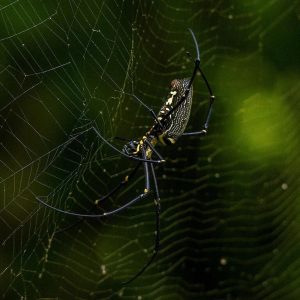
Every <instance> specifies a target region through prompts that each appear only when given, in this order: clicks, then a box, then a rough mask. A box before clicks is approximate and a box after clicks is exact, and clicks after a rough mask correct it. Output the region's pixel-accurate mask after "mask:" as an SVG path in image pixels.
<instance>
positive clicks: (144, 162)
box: [36, 148, 150, 218]
mask: <svg viewBox="0 0 300 300" xmlns="http://www.w3.org/2000/svg"><path fill="white" fill-rule="evenodd" d="M142 155H143V158H144V161H143V165H144V172H145V189H144V192H143V193H141V194H140V195H138V196H137V197H135V198H134V199H132V200H131V201H129V202H127V203H125V204H124V205H122V206H120V207H118V208H116V209H114V210H111V211H107V212H105V213H102V214H88V213H77V212H72V211H67V210H63V209H60V208H57V207H55V206H52V205H51V204H48V203H47V202H46V201H45V200H44V198H47V197H36V199H37V201H38V202H39V203H40V204H42V205H44V206H46V207H48V208H50V209H53V210H55V211H57V212H59V213H63V214H65V215H70V216H74V217H83V218H101V217H106V216H109V215H113V214H115V213H118V212H120V211H122V210H124V209H125V208H127V207H129V206H131V205H132V204H134V203H136V202H138V201H139V200H141V199H143V198H145V197H146V196H148V195H149V193H150V180H149V169H148V163H147V162H146V161H147V159H146V152H145V149H144V148H142Z"/></svg>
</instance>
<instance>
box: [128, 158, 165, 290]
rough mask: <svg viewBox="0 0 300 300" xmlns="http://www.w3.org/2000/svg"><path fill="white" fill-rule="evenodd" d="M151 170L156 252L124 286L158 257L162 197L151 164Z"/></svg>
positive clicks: (154, 251)
mask: <svg viewBox="0 0 300 300" xmlns="http://www.w3.org/2000/svg"><path fill="white" fill-rule="evenodd" d="M150 168H151V173H152V178H153V183H154V191H155V199H154V204H155V220H156V221H155V223H156V225H155V226H156V228H155V243H154V250H153V254H152V256H151V257H150V259H149V260H148V261H147V263H146V264H145V265H144V266H143V267H142V268H141V269H140V271H138V272H137V273H136V274H135V275H134V276H133V277H132V278H131V279H129V280H128V281H126V282H123V283H122V284H123V285H126V284H128V283H130V282H132V281H133V280H135V279H136V278H138V277H139V276H140V275H141V274H142V273H143V272H144V271H145V270H146V269H147V268H148V267H149V266H150V265H151V263H152V262H153V260H154V258H155V257H156V255H157V253H158V250H159V246H160V197H159V191H158V186H157V179H156V175H155V171H154V167H153V164H152V163H150Z"/></svg>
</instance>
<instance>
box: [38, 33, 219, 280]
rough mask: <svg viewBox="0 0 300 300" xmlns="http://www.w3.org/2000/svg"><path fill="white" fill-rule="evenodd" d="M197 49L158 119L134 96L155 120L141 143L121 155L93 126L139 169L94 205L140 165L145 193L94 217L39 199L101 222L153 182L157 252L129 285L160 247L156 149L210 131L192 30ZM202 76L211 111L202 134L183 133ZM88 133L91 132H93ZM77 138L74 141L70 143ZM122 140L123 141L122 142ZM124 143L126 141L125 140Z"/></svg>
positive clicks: (159, 158)
mask: <svg viewBox="0 0 300 300" xmlns="http://www.w3.org/2000/svg"><path fill="white" fill-rule="evenodd" d="M189 31H190V33H191V35H192V38H193V41H194V44H195V47H196V51H197V57H196V59H195V65H194V69H193V73H192V75H191V77H190V78H184V79H174V80H172V81H171V87H170V92H169V94H168V97H167V99H166V101H165V103H164V104H163V106H162V107H161V109H160V110H159V112H158V114H157V115H156V114H155V113H154V111H153V110H152V109H151V108H150V107H148V106H147V105H146V104H145V103H144V102H143V101H142V100H140V99H139V98H138V97H137V96H135V95H132V97H133V99H135V100H136V101H138V102H139V103H140V104H141V105H142V106H143V107H144V108H145V109H147V110H148V112H149V114H151V116H152V118H153V125H152V127H150V129H149V131H147V132H146V133H145V135H144V136H143V137H142V138H140V139H138V140H135V139H133V140H131V141H129V142H127V143H126V144H125V145H124V146H123V149H122V151H121V150H119V149H118V148H117V147H115V146H114V145H113V144H111V143H110V142H109V141H108V140H107V139H105V138H104V137H103V136H102V135H101V133H100V132H99V131H98V130H97V128H96V127H94V126H91V128H90V129H91V130H93V131H94V133H95V134H96V136H97V137H98V138H99V139H101V140H102V141H103V142H104V143H106V144H107V145H108V146H110V147H111V148H112V149H113V150H114V151H116V152H118V153H119V154H121V155H122V156H124V157H127V158H129V159H131V160H134V161H137V162H138V163H137V165H136V166H135V167H134V168H133V169H132V171H131V172H130V173H129V174H128V175H127V176H125V178H124V179H123V180H122V181H121V182H120V183H119V184H118V185H117V186H116V187H115V188H113V189H112V190H111V191H110V192H108V193H107V194H106V195H105V196H104V197H102V198H101V199H98V200H96V201H95V204H96V205H97V206H99V203H102V201H104V200H106V199H108V198H110V197H112V196H113V195H115V194H116V193H117V192H118V191H119V190H120V189H121V188H122V187H124V186H125V185H126V184H127V183H128V182H129V181H130V180H131V179H132V178H133V177H134V176H135V175H136V173H137V172H138V170H139V168H140V167H141V165H143V167H144V176H145V186H144V190H143V192H142V193H141V194H139V195H137V196H136V197H135V198H133V199H131V200H130V201H128V202H126V203H125V204H123V205H121V206H120V207H118V208H115V209H113V210H111V211H107V212H105V213H102V214H100V213H96V214H92V213H91V212H87V213H77V212H72V211H66V210H64V209H60V208H57V207H54V206H52V205H51V204H48V203H47V201H46V200H44V198H47V197H37V200H38V201H39V202H40V203H41V204H43V205H45V206H47V207H48V208H51V209H53V210H55V211H58V212H60V213H64V214H67V215H72V216H76V217H80V218H84V217H89V218H100V217H106V216H109V215H113V214H116V213H118V212H120V211H122V210H123V209H125V208H127V207H129V206H131V205H133V204H134V203H136V202H137V201H139V200H141V199H143V198H145V197H146V196H148V195H150V182H152V184H153V186H154V195H155V199H154V205H155V211H156V227H155V246H154V252H153V254H152V256H151V257H150V259H149V260H148V262H147V263H146V264H145V265H144V266H143V267H142V268H141V269H140V271H139V272H137V273H136V274H135V276H133V277H132V278H131V279H130V280H128V281H127V282H126V283H129V282H131V281H133V280H134V279H136V278H137V277H138V276H139V275H141V274H142V273H143V272H144V271H145V270H146V269H147V267H148V266H149V265H150V264H151V262H152V261H153V259H154V258H155V256H156V254H157V253H158V249H159V244H160V197H159V190H158V185H157V179H156V175H155V169H154V165H155V164H160V163H164V162H165V160H164V159H163V157H162V156H161V155H160V153H159V152H158V151H157V150H156V149H155V146H156V144H157V143H160V144H163V145H169V144H174V143H175V142H176V141H177V139H178V138H179V137H181V136H196V135H197V136H201V135H205V134H206V133H207V129H208V123H209V120H210V116H211V111H212V104H213V102H214V98H215V97H214V95H213V93H212V90H211V88H210V85H209V83H208V81H207V79H206V77H205V76H204V74H203V72H202V70H201V68H200V52H199V47H198V43H197V40H196V37H195V35H194V33H193V32H192V30H191V29H189ZM198 71H199V72H200V74H201V76H202V78H203V80H204V82H205V84H206V87H207V89H208V92H209V95H210V102H209V107H208V110H207V114H206V119H205V122H204V124H203V126H202V128H201V129H200V131H194V132H184V131H185V129H186V125H187V123H188V120H189V117H190V113H191V106H192V98H193V88H192V84H193V81H194V79H195V77H196V74H197V72H198ZM90 129H88V130H90ZM88 130H85V131H83V132H81V133H79V134H78V135H77V136H76V137H78V136H79V135H81V134H84V133H85V132H87V131H88ZM74 138H75V137H72V139H71V140H70V142H71V141H72V140H73V139H74ZM121 139H122V138H121ZM123 140H124V139H123ZM66 144H67V143H64V144H63V145H64V146H66ZM151 178H152V181H151ZM60 231H62V230H60Z"/></svg>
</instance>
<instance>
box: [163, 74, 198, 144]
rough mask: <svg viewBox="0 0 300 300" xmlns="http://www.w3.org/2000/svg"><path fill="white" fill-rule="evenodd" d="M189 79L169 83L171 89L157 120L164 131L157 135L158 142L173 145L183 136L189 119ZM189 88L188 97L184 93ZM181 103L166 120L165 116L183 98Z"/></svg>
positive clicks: (190, 95) (190, 102) (190, 92)
mask: <svg viewBox="0 0 300 300" xmlns="http://www.w3.org/2000/svg"><path fill="white" fill-rule="evenodd" d="M189 83H190V79H189V78H185V79H174V80H172V82H171V89H170V93H169V96H168V98H167V101H166V102H165V104H164V105H163V106H162V108H161V109H160V111H159V113H158V116H157V117H158V120H159V121H162V125H163V127H164V131H163V132H162V134H160V135H159V141H160V142H161V143H163V144H174V143H175V142H176V141H177V139H178V138H179V137H180V136H181V135H182V134H183V132H184V131H185V128H186V126H187V123H188V121H189V118H190V113H191V107H192V98H193V87H192V86H191V87H190V88H189ZM188 88H189V92H188V95H187V96H186V95H185V93H186V91H187V89H188ZM183 97H186V100H185V101H183V102H182V103H181V104H180V106H179V107H178V109H176V110H174V112H172V113H171V114H170V115H169V116H168V117H167V118H165V116H166V115H167V114H168V112H169V111H171V110H172V109H173V107H174V106H176V104H177V103H178V102H179V101H180V100H181V99H182V98H183Z"/></svg>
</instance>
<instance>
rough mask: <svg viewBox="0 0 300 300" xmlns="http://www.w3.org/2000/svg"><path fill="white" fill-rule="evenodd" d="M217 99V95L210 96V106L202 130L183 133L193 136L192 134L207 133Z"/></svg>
mask: <svg viewBox="0 0 300 300" xmlns="http://www.w3.org/2000/svg"><path fill="white" fill-rule="evenodd" d="M214 100H215V96H214V95H211V96H210V102H209V107H208V110H207V113H206V118H205V122H204V124H203V126H202V130H200V131H193V132H184V133H183V134H182V135H185V136H192V135H205V134H207V130H208V126H209V120H210V116H211V112H212V106H213V103H214Z"/></svg>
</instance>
